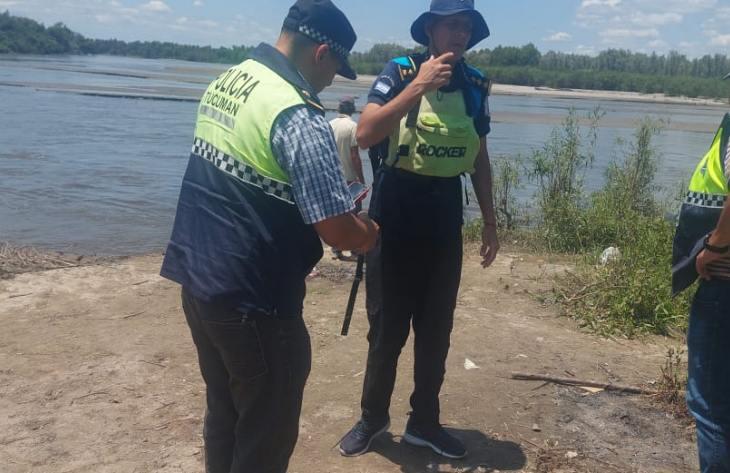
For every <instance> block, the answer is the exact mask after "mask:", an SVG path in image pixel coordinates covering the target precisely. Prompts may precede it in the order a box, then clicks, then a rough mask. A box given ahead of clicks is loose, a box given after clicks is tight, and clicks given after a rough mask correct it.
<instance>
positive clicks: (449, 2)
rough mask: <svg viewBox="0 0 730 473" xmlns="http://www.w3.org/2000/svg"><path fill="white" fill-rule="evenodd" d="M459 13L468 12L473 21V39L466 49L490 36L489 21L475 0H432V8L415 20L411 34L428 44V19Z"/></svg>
mask: <svg viewBox="0 0 730 473" xmlns="http://www.w3.org/2000/svg"><path fill="white" fill-rule="evenodd" d="M457 13H468V14H469V16H471V19H472V22H473V29H472V33H471V40H470V41H469V44H468V45H467V46H466V49H471V48H473V47H474V46H475V45H476V44H477V43H478V42H480V41H481V40H483V39H486V38H487V37H489V27H488V26H487V22H486V21H485V20H484V17H483V16H482V14H481V13H479V11H478V10H477V9H476V8H474V0H432V1H431V9H430V10H429V11H427V12H426V13H424V14H423V15H421V16H419V17H418V19H417V20H416V21H415V22H413V25H412V26H411V36H412V37H413V39H414V40H415V41H416V42H417V43H419V44H422V45H424V46H428V36H426V23H427V22H428V20H430V19H432V18H437V17H445V16H451V15H456V14H457Z"/></svg>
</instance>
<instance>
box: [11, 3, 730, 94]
mask: <svg viewBox="0 0 730 473" xmlns="http://www.w3.org/2000/svg"><path fill="white" fill-rule="evenodd" d="M251 49H252V48H251V47H248V46H232V47H218V48H213V47H210V46H195V45H184V44H176V43H170V42H159V41H133V42H125V41H120V40H116V39H108V40H100V39H90V38H85V37H84V36H82V35H80V34H79V33H76V32H74V31H72V30H70V29H69V28H68V27H66V26H65V25H64V24H62V23H56V24H55V25H52V26H50V27H45V26H44V25H42V24H40V23H38V22H36V21H34V20H31V19H28V18H22V17H17V16H12V15H10V13H9V12H7V11H6V12H5V13H2V14H0V54H2V53H15V54H107V55H117V56H134V57H142V58H150V59H162V58H165V59H180V60H187V61H197V62H213V63H225V64H235V63H238V62H241V61H243V60H244V59H245V58H246V57H247V55H248V54H249V52H250V51H251ZM415 51H416V49H409V48H406V47H403V46H400V45H397V44H376V45H375V46H373V47H372V48H371V49H370V50H369V51H367V52H355V53H353V54H352V57H351V62H352V65H353V67H354V68H355V69H356V70H357V71H358V72H359V73H361V74H377V73H379V72H380V71H381V70H382V68H383V65H384V64H385V63H386V62H387V61H388V60H389V59H391V58H393V57H397V56H402V55H406V54H411V53H413V52H415ZM467 61H468V62H469V63H470V64H472V65H474V66H475V67H478V68H480V69H482V70H483V71H486V72H487V74H488V76H489V77H490V78H491V79H493V80H494V81H495V82H498V83H503V84H514V85H529V86H545V87H553V88H580V89H595V90H616V91H631V92H642V93H664V94H667V95H685V96H689V97H716V98H725V97H727V96H728V95H729V92H730V91H729V90H728V87H727V84H725V83H723V82H722V81H721V80H720V78H721V77H722V76H723V75H724V74H726V73H728V72H730V58H728V57H727V56H725V55H722V54H715V55H709V54H708V55H705V56H702V57H700V58H694V59H689V58H687V56H685V55H683V54H679V53H678V52H675V51H673V52H670V53H669V54H667V55H658V54H656V53H652V54H644V53H635V52H631V51H628V50H623V49H609V50H606V51H602V52H600V53H599V54H597V55H596V56H589V55H585V54H574V53H562V52H555V51H549V52H547V53H544V54H543V53H541V52H540V51H539V50H538V49H537V48H536V47H535V45H533V44H527V45H525V46H521V47H516V46H497V47H495V48H493V49H481V50H478V51H470V52H469V53H468V54H467Z"/></svg>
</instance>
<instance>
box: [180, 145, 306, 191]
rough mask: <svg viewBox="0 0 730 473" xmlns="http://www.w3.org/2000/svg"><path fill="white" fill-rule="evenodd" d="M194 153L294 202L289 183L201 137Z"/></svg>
mask: <svg viewBox="0 0 730 473" xmlns="http://www.w3.org/2000/svg"><path fill="white" fill-rule="evenodd" d="M192 154H194V155H195V156H199V157H201V158H203V159H205V160H206V161H209V162H210V163H212V164H213V165H214V166H215V167H217V168H218V169H220V170H221V171H223V172H225V173H227V174H230V175H231V176H233V177H235V178H237V179H239V180H241V181H243V182H245V183H247V184H251V185H253V186H256V187H258V188H259V189H261V190H262V191H264V193H265V194H268V195H270V196H272V197H276V198H277V199H281V200H283V201H285V202H289V203H290V204H293V203H294V200H293V199H292V193H291V186H290V185H289V184H286V183H283V182H278V181H275V180H273V179H271V178H268V177H265V176H262V175H261V174H259V173H258V172H257V171H256V169H254V168H253V167H252V166H249V165H248V164H246V163H245V162H244V161H239V160H237V159H235V158H234V157H233V156H229V155H227V154H225V153H223V152H222V151H221V150H219V149H218V148H216V147H215V146H213V145H212V144H210V143H206V142H205V141H203V140H201V139H200V138H195V141H194V142H193V150H192Z"/></svg>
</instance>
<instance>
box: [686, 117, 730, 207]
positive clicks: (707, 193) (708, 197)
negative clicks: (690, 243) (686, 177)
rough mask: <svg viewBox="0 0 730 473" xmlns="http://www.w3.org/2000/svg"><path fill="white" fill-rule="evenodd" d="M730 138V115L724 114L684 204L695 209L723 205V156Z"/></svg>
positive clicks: (726, 184) (724, 187) (726, 185)
mask: <svg viewBox="0 0 730 473" xmlns="http://www.w3.org/2000/svg"><path fill="white" fill-rule="evenodd" d="M729 136H730V114H726V115H725V117H724V118H723V120H722V123H721V124H720V128H718V130H717V133H716V134H715V139H714V140H713V141H712V146H710V150H709V151H708V152H707V154H705V156H704V158H702V161H700V164H699V165H698V166H697V169H696V170H695V173H694V175H693V176H692V180H691V181H690V184H689V192H688V194H687V199H686V200H685V204H688V205H692V206H696V207H708V208H718V207H720V208H721V207H723V206H724V205H725V200H727V195H728V194H729V193H730V189H729V188H728V178H727V176H726V174H725V154H724V151H725V149H726V147H727V143H728V137H729Z"/></svg>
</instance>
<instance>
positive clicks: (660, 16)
mask: <svg viewBox="0 0 730 473" xmlns="http://www.w3.org/2000/svg"><path fill="white" fill-rule="evenodd" d="M682 20H684V15H681V14H679V13H676V12H667V13H644V12H636V13H634V14H633V15H632V16H631V22H632V23H634V24H635V25H641V26H664V25H670V24H677V23H682Z"/></svg>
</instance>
